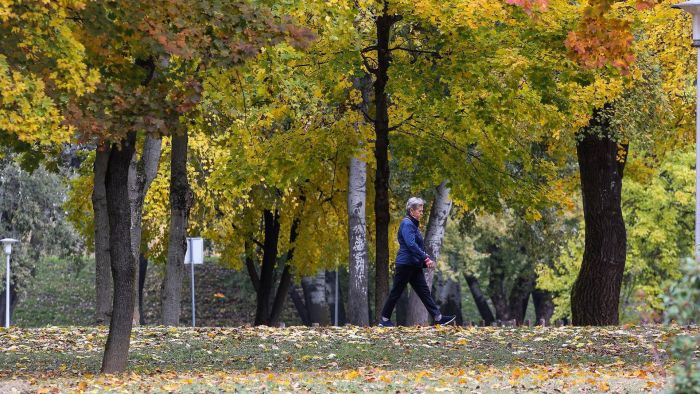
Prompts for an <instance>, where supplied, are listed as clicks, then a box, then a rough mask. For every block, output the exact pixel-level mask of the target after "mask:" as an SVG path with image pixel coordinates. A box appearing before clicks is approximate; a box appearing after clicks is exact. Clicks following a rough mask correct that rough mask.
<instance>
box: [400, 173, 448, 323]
mask: <svg viewBox="0 0 700 394" xmlns="http://www.w3.org/2000/svg"><path fill="white" fill-rule="evenodd" d="M451 209H452V201H451V200H450V189H449V188H448V187H447V181H442V183H440V185H438V187H437V188H435V201H433V205H432V207H431V208H430V218H429V220H428V227H427V230H426V231H425V249H426V250H425V252H426V253H428V255H430V259H431V260H433V261H437V259H438V258H439V257H440V248H441V247H442V239H443V238H444V236H445V225H446V224H447V218H448V217H449V216H450V210H451ZM424 274H425V281H426V282H427V283H428V287H429V288H430V287H432V285H433V276H434V274H435V269H425V270H424ZM407 312H408V313H407V316H406V321H407V324H408V325H426V324H430V318H431V317H432V316H428V311H427V310H426V309H425V306H424V305H423V302H421V300H420V298H418V296H417V295H416V293H415V292H414V291H411V292H410V294H409V296H408V311H407Z"/></svg>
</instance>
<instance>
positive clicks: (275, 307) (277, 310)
mask: <svg viewBox="0 0 700 394" xmlns="http://www.w3.org/2000/svg"><path fill="white" fill-rule="evenodd" d="M297 235H299V219H294V221H293V222H292V227H291V229H290V231H289V245H290V246H289V250H288V251H287V257H286V258H285V260H284V269H283V270H282V276H280V283H279V285H278V286H277V293H276V294H275V299H274V301H273V302H272V310H271V311H270V317H269V319H268V325H270V326H275V325H276V324H277V322H278V320H279V317H280V315H281V314H282V310H283V309H284V304H285V302H286V301H287V293H289V287H290V286H291V285H292V266H291V265H290V261H292V258H293V257H294V248H295V246H294V242H296V240H297Z"/></svg>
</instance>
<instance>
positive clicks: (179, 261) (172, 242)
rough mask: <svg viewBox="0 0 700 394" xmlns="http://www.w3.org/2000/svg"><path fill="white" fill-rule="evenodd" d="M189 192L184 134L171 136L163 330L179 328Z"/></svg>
mask: <svg viewBox="0 0 700 394" xmlns="http://www.w3.org/2000/svg"><path fill="white" fill-rule="evenodd" d="M191 205H192V192H191V191H190V186H189V183H188V181H187V132H186V131H184V132H183V133H182V134H180V135H173V136H172V149H171V153H170V234H169V238H168V261H167V262H166V264H165V277H164V278H163V285H162V293H161V319H162V323H163V325H165V326H176V325H178V324H180V312H181V305H180V304H181V302H182V278H183V276H184V273H185V265H184V264H185V252H186V251H187V241H186V239H185V238H186V237H187V217H188V216H189V211H190V206H191Z"/></svg>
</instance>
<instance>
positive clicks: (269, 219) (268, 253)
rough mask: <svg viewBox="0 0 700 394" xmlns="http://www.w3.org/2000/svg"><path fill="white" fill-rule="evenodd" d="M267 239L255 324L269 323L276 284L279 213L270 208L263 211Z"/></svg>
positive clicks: (265, 241)
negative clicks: (273, 287) (271, 298)
mask: <svg viewBox="0 0 700 394" xmlns="http://www.w3.org/2000/svg"><path fill="white" fill-rule="evenodd" d="M263 221H264V227H265V240H264V242H263V262H262V267H261V269H260V284H259V286H258V293H257V300H256V301H257V304H256V308H255V325H256V326H259V325H263V324H268V320H269V317H270V296H271V294H272V286H273V285H274V270H275V265H276V263H277V246H278V245H277V244H278V241H279V233H280V221H279V213H278V212H277V211H275V212H274V213H273V212H272V211H270V210H265V211H264V212H263Z"/></svg>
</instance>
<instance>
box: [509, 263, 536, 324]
mask: <svg viewBox="0 0 700 394" xmlns="http://www.w3.org/2000/svg"><path fill="white" fill-rule="evenodd" d="M534 286H535V278H534V273H526V274H521V275H519V276H518V277H517V278H516V279H515V282H514V283H513V287H512V288H511V290H510V296H509V298H508V304H509V305H510V314H509V319H515V321H516V322H517V323H518V324H522V323H523V321H524V320H525V312H527V304H528V301H529V300H530V293H532V289H533V288H534Z"/></svg>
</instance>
